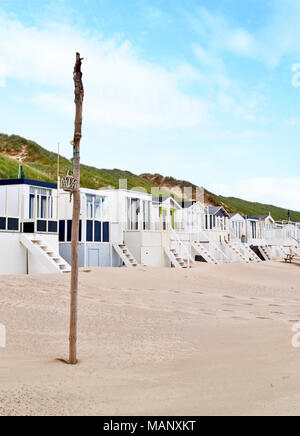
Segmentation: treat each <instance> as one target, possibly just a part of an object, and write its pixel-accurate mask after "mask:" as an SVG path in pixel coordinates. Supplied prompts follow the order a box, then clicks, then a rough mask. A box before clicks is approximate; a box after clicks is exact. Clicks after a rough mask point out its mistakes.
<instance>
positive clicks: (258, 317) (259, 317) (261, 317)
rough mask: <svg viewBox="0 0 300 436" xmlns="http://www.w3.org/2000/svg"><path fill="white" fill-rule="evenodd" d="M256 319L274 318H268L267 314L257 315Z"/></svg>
mask: <svg viewBox="0 0 300 436" xmlns="http://www.w3.org/2000/svg"><path fill="white" fill-rule="evenodd" d="M256 319H272V318H268V317H267V316H257V317H256Z"/></svg>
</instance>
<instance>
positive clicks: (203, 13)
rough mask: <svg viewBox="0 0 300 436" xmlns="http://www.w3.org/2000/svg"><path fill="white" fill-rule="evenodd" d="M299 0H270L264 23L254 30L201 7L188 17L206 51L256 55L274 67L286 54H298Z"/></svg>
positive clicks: (299, 53)
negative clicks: (195, 13)
mask: <svg viewBox="0 0 300 436" xmlns="http://www.w3.org/2000/svg"><path fill="white" fill-rule="evenodd" d="M299 20H300V2H299V1H298V0H286V1H284V2H283V1H282V0H272V2H270V4H269V5H268V15H267V19H266V21H265V23H264V24H261V26H260V28H256V29H255V30H248V29H246V28H242V27H238V26H236V25H235V23H234V22H231V21H230V20H229V19H227V17H225V16H223V15H220V14H218V12H217V11H213V12H211V11H209V10H207V9H206V8H204V7H200V8H199V9H198V14H197V15H196V16H193V17H191V18H190V22H191V25H192V26H193V28H194V29H195V30H196V32H197V33H198V34H199V35H200V37H201V39H202V41H203V40H204V41H206V43H207V45H208V48H209V52H211V53H214V54H215V56H216V55H217V54H218V56H221V53H222V52H223V51H227V52H232V53H235V54H238V55H241V56H245V57H248V58H251V59H255V60H257V61H259V62H261V63H263V64H265V65H267V66H268V67H271V68H275V67H277V66H278V65H279V64H280V62H281V61H282V59H284V58H285V57H286V56H291V57H295V56H296V57H298V56H300V46H299V39H300V26H299Z"/></svg>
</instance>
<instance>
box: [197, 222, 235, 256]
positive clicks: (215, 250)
mask: <svg viewBox="0 0 300 436" xmlns="http://www.w3.org/2000/svg"><path fill="white" fill-rule="evenodd" d="M209 232H210V231H209V230H208V231H206V232H205V231H201V232H199V236H198V237H199V239H200V241H201V239H202V238H201V235H203V239H204V240H207V241H209V251H210V252H211V254H212V255H213V257H214V258H215V259H216V260H218V261H219V262H221V263H228V262H229V258H228V257H227V256H226V254H225V253H224V251H223V250H221V248H219V246H218V243H217V242H216V241H214V240H213V239H212V238H210V237H209Z"/></svg>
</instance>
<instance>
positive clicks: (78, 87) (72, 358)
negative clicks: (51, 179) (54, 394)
mask: <svg viewBox="0 0 300 436" xmlns="http://www.w3.org/2000/svg"><path fill="white" fill-rule="evenodd" d="M81 61H82V58H81V57H80V54H79V53H76V63H75V67H74V74H73V79H74V87H75V91H74V93H75V105H76V114H75V125H74V139H73V159H74V160H73V177H74V178H75V179H76V182H77V183H76V188H75V190H74V192H73V219H72V271H71V311H70V349H69V363H70V364H71V365H76V363H77V318H78V236H79V219H80V140H81V136H82V134H81V132H82V105H83V98H84V88H83V84H82V72H81V63H82V62H81Z"/></svg>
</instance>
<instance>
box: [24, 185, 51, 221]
mask: <svg viewBox="0 0 300 436" xmlns="http://www.w3.org/2000/svg"><path fill="white" fill-rule="evenodd" d="M47 204H48V209H47ZM35 207H36V209H37V210H35ZM35 217H36V218H53V197H52V190H51V189H42V188H35V187H30V194H29V219H33V218H35Z"/></svg>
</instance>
